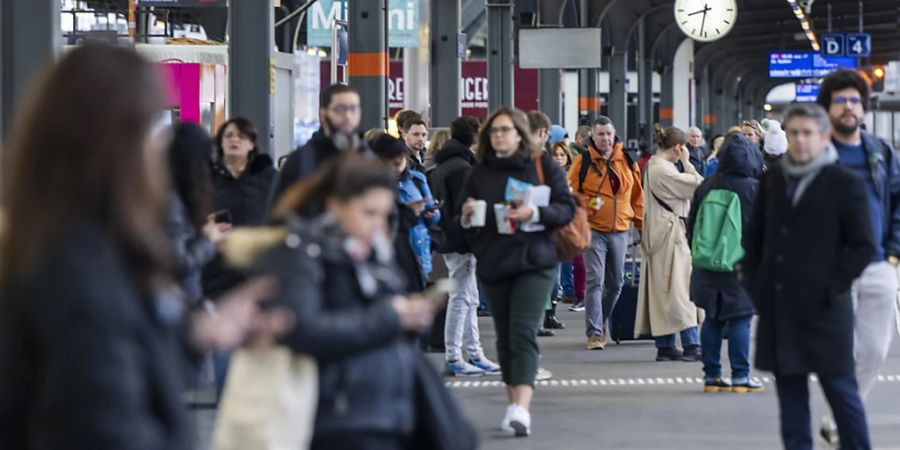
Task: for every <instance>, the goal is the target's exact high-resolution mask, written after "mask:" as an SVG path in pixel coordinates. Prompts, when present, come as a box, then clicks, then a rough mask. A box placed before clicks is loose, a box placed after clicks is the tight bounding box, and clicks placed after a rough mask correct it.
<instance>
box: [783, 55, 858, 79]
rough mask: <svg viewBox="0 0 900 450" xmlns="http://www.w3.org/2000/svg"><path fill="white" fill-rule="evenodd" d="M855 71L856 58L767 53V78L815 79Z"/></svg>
mask: <svg viewBox="0 0 900 450" xmlns="http://www.w3.org/2000/svg"><path fill="white" fill-rule="evenodd" d="M841 68H847V69H855V68H856V58H849V57H823V56H821V55H819V54H818V53H815V52H772V53H769V78H816V77H824V76H825V75H828V74H829V73H831V72H833V71H835V70H837V69H841Z"/></svg>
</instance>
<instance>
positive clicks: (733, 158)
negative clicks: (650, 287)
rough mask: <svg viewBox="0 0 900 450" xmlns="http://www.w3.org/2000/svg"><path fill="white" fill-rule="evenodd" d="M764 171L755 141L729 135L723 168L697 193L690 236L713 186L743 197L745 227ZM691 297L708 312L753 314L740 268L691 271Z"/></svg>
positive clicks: (721, 161)
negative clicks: (739, 275)
mask: <svg viewBox="0 0 900 450" xmlns="http://www.w3.org/2000/svg"><path fill="white" fill-rule="evenodd" d="M761 172H762V155H761V154H760V153H759V151H758V150H756V147H755V146H754V145H753V143H752V142H750V141H748V140H747V139H746V138H744V137H743V136H741V135H739V134H733V135H729V136H728V138H727V139H726V141H725V143H724V144H723V145H722V150H721V151H720V152H719V168H718V169H717V171H716V173H715V174H713V175H712V176H711V177H709V178H707V179H706V180H704V181H703V184H701V185H700V187H698V188H697V191H696V192H695V193H694V199H693V200H692V201H691V212H690V214H689V215H688V220H687V223H686V225H687V233H688V240H689V241H690V240H692V238H693V236H694V234H693V233H694V224H695V223H696V221H697V212H698V211H699V209H700V204H701V203H702V202H703V199H705V198H706V196H707V195H708V194H709V192H710V191H712V190H713V189H724V190H728V191H732V192H734V193H736V194H737V195H738V197H739V198H740V199H741V217H742V219H743V222H742V229H743V230H746V229H747V225H748V223H749V222H750V213H751V211H752V208H753V201H754V200H755V199H756V191H757V188H758V187H759V181H758V180H757V177H758V176H759V174H760V173H761ZM691 300H693V302H694V303H696V304H697V306H698V307H700V308H703V309H704V310H705V311H706V314H707V316H709V317H712V318H715V319H718V320H729V319H734V318H738V317H744V316H748V315H750V314H753V302H752V301H751V300H750V295H749V294H748V293H747V291H746V290H745V289H744V287H743V286H742V285H741V283H740V281H739V280H738V274H737V272H728V273H726V272H714V271H711V270H705V269H699V268H694V271H693V272H692V273H691Z"/></svg>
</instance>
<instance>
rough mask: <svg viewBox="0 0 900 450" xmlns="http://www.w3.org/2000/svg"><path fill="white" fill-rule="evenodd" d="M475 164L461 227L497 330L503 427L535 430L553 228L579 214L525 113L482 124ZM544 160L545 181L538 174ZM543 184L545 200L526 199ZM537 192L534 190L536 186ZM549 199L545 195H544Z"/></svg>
mask: <svg viewBox="0 0 900 450" xmlns="http://www.w3.org/2000/svg"><path fill="white" fill-rule="evenodd" d="M476 158H477V159H478V163H477V164H476V165H475V166H474V167H473V168H472V172H471V173H470V174H469V178H468V180H467V181H466V185H465V187H464V189H463V198H466V199H467V200H466V202H465V204H464V205H463V207H462V217H461V219H460V220H461V224H462V226H463V228H464V229H465V230H466V233H467V240H468V242H469V245H470V247H471V248H472V252H473V253H474V254H475V256H476V258H477V259H478V268H477V271H478V278H479V279H480V280H481V282H482V284H483V286H484V291H485V294H486V296H487V299H488V302H489V303H490V305H491V311H492V312H493V316H492V317H493V318H494V325H495V328H496V330H497V353H498V357H499V360H500V361H499V362H500V366H501V368H502V372H503V382H504V383H505V384H506V392H507V396H508V397H509V402H510V405H509V407H508V408H507V410H506V416H505V417H504V419H503V421H502V422H501V425H500V427H501V429H502V430H503V431H505V432H507V433H509V434H515V435H516V436H528V435H529V433H530V432H531V413H530V412H529V410H530V407H531V399H532V396H533V394H534V379H535V374H536V372H537V369H538V345H537V332H538V327H539V325H540V323H541V319H542V318H543V315H544V309H545V306H546V302H547V299H548V298H549V297H550V294H551V292H552V291H553V289H554V288H555V285H556V264H557V263H558V260H557V257H556V244H555V241H554V238H553V230H554V229H556V228H558V227H561V226H563V225H566V224H568V223H569V222H571V221H572V218H573V217H574V214H575V204H574V202H573V201H572V197H571V195H570V194H569V184H568V182H567V181H566V174H565V173H564V172H563V171H562V169H560V168H559V166H558V165H557V164H556V163H555V162H554V161H553V159H552V158H551V157H550V155H545V154H542V152H541V149H540V148H539V147H538V145H537V144H536V143H535V142H534V140H533V138H532V137H531V133H529V128H528V120H527V119H526V117H525V114H524V113H522V111H519V110H517V109H513V108H508V107H503V108H500V109H498V110H497V111H495V112H494V113H493V114H492V115H491V117H490V118H488V120H487V122H486V123H485V125H484V126H483V127H482V129H481V131H480V133H479V137H478V149H477V151H476ZM538 164H540V165H541V167H542V169H543V173H544V174H545V177H544V178H545V180H544V182H543V183H541V181H540V177H539V175H538V171H537V165H538ZM541 184H545V185H546V186H547V187H549V189H550V195H549V201H544V202H540V201H535V202H533V203H545V205H538V204H527V203H525V201H526V199H528V198H535V197H539V196H535V195H529V194H534V192H535V191H540V190H541V189H546V188H540V189H537V187H538V186H539V185H541ZM532 189H535V191H532ZM544 200H546V198H545V199H544Z"/></svg>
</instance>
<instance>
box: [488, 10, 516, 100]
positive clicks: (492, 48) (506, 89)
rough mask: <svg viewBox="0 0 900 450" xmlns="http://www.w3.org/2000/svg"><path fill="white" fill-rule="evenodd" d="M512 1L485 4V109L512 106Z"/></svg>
mask: <svg viewBox="0 0 900 450" xmlns="http://www.w3.org/2000/svg"><path fill="white" fill-rule="evenodd" d="M513 6H514V5H513V2H512V0H489V1H487V2H485V7H486V8H487V21H488V27H487V46H488V48H487V60H488V62H487V66H488V109H490V111H494V110H495V109H497V108H499V107H501V106H513V92H515V91H514V86H513V22H512V14H513Z"/></svg>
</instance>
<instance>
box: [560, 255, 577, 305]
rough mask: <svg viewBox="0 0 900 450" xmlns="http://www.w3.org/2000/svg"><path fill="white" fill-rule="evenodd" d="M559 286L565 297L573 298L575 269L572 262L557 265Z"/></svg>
mask: <svg viewBox="0 0 900 450" xmlns="http://www.w3.org/2000/svg"><path fill="white" fill-rule="evenodd" d="M559 271H560V274H559V285H560V287H562V291H563V295H564V296H566V297H574V296H575V267H574V266H573V265H572V261H566V262H564V263H562V264H560V265H559Z"/></svg>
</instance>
